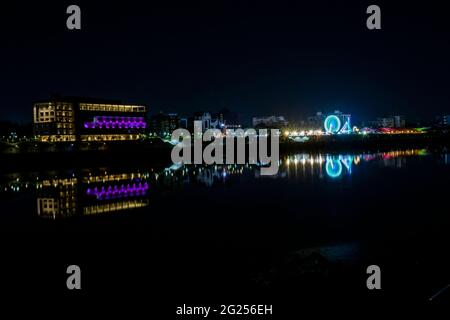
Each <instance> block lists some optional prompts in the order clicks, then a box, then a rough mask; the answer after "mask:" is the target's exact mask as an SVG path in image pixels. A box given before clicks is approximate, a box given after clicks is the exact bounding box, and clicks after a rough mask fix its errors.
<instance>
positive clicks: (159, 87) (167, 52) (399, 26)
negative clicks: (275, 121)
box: [0, 0, 450, 121]
mask: <svg viewBox="0 0 450 320" xmlns="http://www.w3.org/2000/svg"><path fill="white" fill-rule="evenodd" d="M392 2H394V1H389V2H381V1H359V2H352V1H292V2H289V3H287V2H286V3H282V2H280V1H261V0H260V1H252V2H249V1H230V0H228V1H219V0H209V1H202V2H199V1H158V2H154V1H151V0H148V1H143V2H133V1H119V2H118V3H114V4H113V3H112V1H103V2H98V1H96V2H95V4H94V3H93V1H70V2H68V1H59V2H58V3H57V4H51V3H48V2H45V1H39V2H35V3H34V4H30V5H27V4H24V3H23V2H22V3H20V4H15V5H12V4H11V5H5V4H2V7H1V8H0V12H1V13H0V15H1V21H0V30H1V31H0V32H1V39H0V52H1V53H0V57H1V78H0V79H1V80H0V88H1V89H0V90H1V91H0V92H1V102H0V103H1V105H0V119H10V120H23V121H29V120H30V119H31V105H32V103H33V101H34V100H37V99H45V98H48V97H49V96H50V95H51V94H54V93H60V94H63V95H82V96H93V97H102V98H117V99H120V100H122V101H125V102H136V103H144V104H146V105H148V106H149V108H150V110H151V111H153V112H154V111H159V110H165V111H175V112H179V113H181V114H188V113H191V112H192V111H196V110H203V109H210V110H217V109H219V108H221V107H228V108H230V109H232V110H234V111H238V112H239V113H241V114H242V115H243V116H244V118H245V119H248V118H249V117H250V116H253V115H271V114H283V115H286V116H287V117H288V118H294V119H295V118H300V117H304V116H308V115H310V114H313V113H315V112H316V111H317V110H323V111H332V110H334V109H336V108H337V109H340V110H341V111H346V112H351V113H352V114H353V115H354V117H356V119H367V118H371V117H376V116H377V115H384V114H393V113H395V114H405V115H407V116H408V117H410V118H415V117H427V118H431V117H434V116H435V115H439V114H444V113H450V107H449V105H450V94H449V88H450V78H449V71H450V70H449V69H450V62H449V57H450V37H449V36H450V32H449V31H450V23H449V22H448V21H449V19H448V12H447V11H446V10H445V7H443V5H442V4H441V3H444V2H440V3H439V4H429V3H427V2H422V3H421V4H414V2H411V1H395V4H393V3H392ZM312 3H314V4H312ZM70 4H78V5H79V6H80V7H81V10H82V30H81V31H69V30H67V29H66V18H67V14H66V13H65V11H66V8H67V6H68V5H70ZM370 4H378V5H379V6H380V7H381V10H382V28H383V29H382V30H381V31H369V30H367V28H366V18H367V14H366V13H365V11H366V8H367V6H368V5H370Z"/></svg>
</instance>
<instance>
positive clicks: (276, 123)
mask: <svg viewBox="0 0 450 320" xmlns="http://www.w3.org/2000/svg"><path fill="white" fill-rule="evenodd" d="M252 123H253V127H256V126H265V127H269V128H272V127H276V128H281V127H286V126H287V125H288V122H287V121H286V119H285V118H284V117H283V116H270V117H254V118H253V120H252Z"/></svg>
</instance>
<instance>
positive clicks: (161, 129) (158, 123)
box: [150, 112, 180, 138]
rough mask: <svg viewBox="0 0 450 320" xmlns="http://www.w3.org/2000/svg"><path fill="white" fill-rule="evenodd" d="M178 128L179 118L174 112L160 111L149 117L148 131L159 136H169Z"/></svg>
mask: <svg viewBox="0 0 450 320" xmlns="http://www.w3.org/2000/svg"><path fill="white" fill-rule="evenodd" d="M178 128H180V118H179V117H178V115H177V114H176V113H168V114H165V113H162V112H160V113H158V114H157V115H155V116H152V117H151V118H150V132H151V133H152V134H154V135H157V136H159V137H163V138H165V137H168V136H169V137H170V136H171V135H172V132H173V131H175V130H176V129H178Z"/></svg>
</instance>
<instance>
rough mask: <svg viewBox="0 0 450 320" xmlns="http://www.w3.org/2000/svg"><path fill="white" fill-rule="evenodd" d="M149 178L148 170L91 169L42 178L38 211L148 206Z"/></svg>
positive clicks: (57, 213) (47, 214)
mask: <svg viewBox="0 0 450 320" xmlns="http://www.w3.org/2000/svg"><path fill="white" fill-rule="evenodd" d="M66 175H68V173H67V172H66ZM147 179H148V174H143V173H140V172H128V173H124V172H122V173H112V174H109V173H108V172H107V171H104V172H103V173H93V172H90V171H87V170H82V171H80V172H77V173H72V177H62V178H57V177H55V178H44V179H42V180H39V179H38V181H37V183H36V197H37V213H38V215H39V216H40V217H43V218H53V219H55V218H58V217H70V216H74V215H77V214H81V215H92V214H100V213H108V212H116V211H123V210H130V209H134V208H141V207H145V206H147V205H148V204H149V201H148V198H147V190H148V188H149V184H148V182H147Z"/></svg>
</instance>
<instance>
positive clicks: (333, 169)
mask: <svg viewBox="0 0 450 320" xmlns="http://www.w3.org/2000/svg"><path fill="white" fill-rule="evenodd" d="M325 170H326V172H327V174H328V176H329V177H330V178H337V177H339V176H340V175H341V174H342V164H341V162H340V161H339V160H333V159H328V160H327V163H326V165H325Z"/></svg>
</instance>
